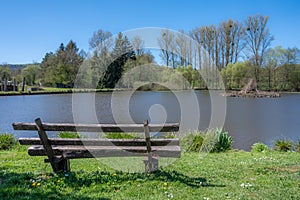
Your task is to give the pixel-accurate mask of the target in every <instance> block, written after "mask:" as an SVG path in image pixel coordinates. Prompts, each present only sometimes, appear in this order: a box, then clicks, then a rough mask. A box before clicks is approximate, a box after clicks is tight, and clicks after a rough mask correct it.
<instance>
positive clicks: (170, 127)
mask: <svg viewBox="0 0 300 200" xmlns="http://www.w3.org/2000/svg"><path fill="white" fill-rule="evenodd" d="M12 125H13V128H14V130H37V127H36V124H35V123H21V122H16V123H13V124H12ZM43 129H44V130H45V131H70V132H76V131H78V132H144V125H143V124H71V123H43ZM178 130H179V124H178V123H166V124H149V131H150V132H176V131H178Z"/></svg>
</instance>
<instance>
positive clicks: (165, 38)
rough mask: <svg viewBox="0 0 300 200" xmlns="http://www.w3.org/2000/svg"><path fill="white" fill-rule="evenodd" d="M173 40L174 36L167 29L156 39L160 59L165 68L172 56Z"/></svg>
mask: <svg viewBox="0 0 300 200" xmlns="http://www.w3.org/2000/svg"><path fill="white" fill-rule="evenodd" d="M173 40H174V34H173V33H172V32H170V31H169V30H168V29H165V30H163V31H162V33H161V37H159V38H158V39H157V41H158V45H159V47H160V49H161V54H160V56H161V58H162V59H163V61H164V62H165V64H166V65H167V66H169V63H170V61H171V58H172V56H171V54H172V48H173V47H172V43H173Z"/></svg>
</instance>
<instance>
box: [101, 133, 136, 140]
mask: <svg viewBox="0 0 300 200" xmlns="http://www.w3.org/2000/svg"><path fill="white" fill-rule="evenodd" d="M105 135H106V138H108V139H136V138H139V137H138V136H137V135H135V134H130V133H106V134H105Z"/></svg>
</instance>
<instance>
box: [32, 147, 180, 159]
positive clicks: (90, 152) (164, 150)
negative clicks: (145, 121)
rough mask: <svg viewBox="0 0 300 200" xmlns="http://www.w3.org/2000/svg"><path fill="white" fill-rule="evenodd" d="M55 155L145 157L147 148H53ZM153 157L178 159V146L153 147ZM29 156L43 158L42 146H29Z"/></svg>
mask: <svg viewBox="0 0 300 200" xmlns="http://www.w3.org/2000/svg"><path fill="white" fill-rule="evenodd" d="M52 148H53V151H54V154H55V155H63V156H64V157H65V158H68V159H75V158H94V157H130V156H131V157H132V156H147V148H146V147H142V146H138V147H130V146H119V147H116V146H89V147H88V148H86V147H84V146H53V147H52ZM152 152H153V155H156V156H159V157H173V158H179V157H180V154H181V151H180V147H179V146H154V147H153V148H152ZM28 154H29V155H30V156H45V155H46V152H45V150H44V148H43V146H31V147H29V148H28Z"/></svg>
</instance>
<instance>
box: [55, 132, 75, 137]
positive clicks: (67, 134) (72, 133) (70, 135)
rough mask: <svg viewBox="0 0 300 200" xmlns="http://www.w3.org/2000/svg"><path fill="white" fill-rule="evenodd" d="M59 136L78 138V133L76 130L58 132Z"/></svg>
mask: <svg viewBox="0 0 300 200" xmlns="http://www.w3.org/2000/svg"><path fill="white" fill-rule="evenodd" d="M58 137H60V138H80V134H79V133H77V132H60V133H59V134H58Z"/></svg>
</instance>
